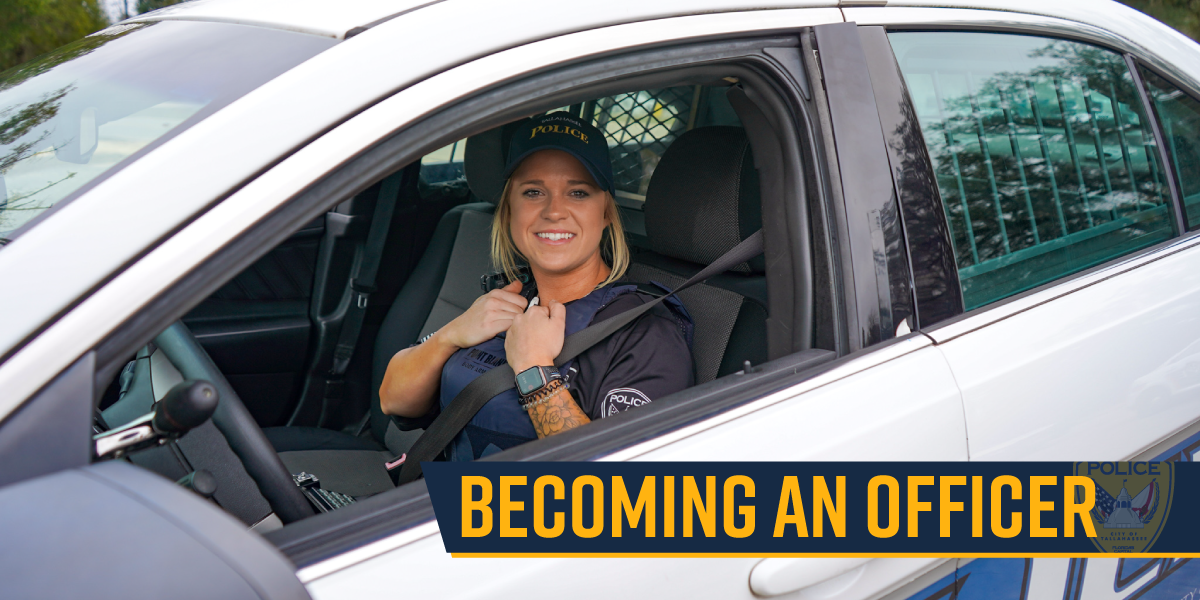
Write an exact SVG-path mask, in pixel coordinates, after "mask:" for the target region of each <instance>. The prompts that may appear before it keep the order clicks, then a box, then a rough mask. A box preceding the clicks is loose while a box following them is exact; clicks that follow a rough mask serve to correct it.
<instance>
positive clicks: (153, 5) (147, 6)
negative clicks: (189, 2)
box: [137, 0, 182, 15]
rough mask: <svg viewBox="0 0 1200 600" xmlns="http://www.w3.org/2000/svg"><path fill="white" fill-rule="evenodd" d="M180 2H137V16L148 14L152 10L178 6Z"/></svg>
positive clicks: (149, 0) (145, 0) (166, 0)
mask: <svg viewBox="0 0 1200 600" xmlns="http://www.w3.org/2000/svg"><path fill="white" fill-rule="evenodd" d="M181 1H182V0H137V12H138V14H139V15H141V14H145V13H148V12H150V11H152V10H158V9H160V8H163V7H166V6H171V5H174V4H179V3H180V2H181Z"/></svg>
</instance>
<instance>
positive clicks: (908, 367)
mask: <svg viewBox="0 0 1200 600" xmlns="http://www.w3.org/2000/svg"><path fill="white" fill-rule="evenodd" d="M794 33H795V34H796V35H797V36H805V39H806V41H805V42H804V43H806V44H809V45H810V46H809V47H811V45H812V44H813V43H814V40H815V41H819V43H820V44H822V45H821V48H822V51H821V58H820V61H821V62H813V63H811V64H805V65H804V66H802V67H801V68H802V69H804V72H807V73H810V75H809V77H810V78H811V79H810V80H809V81H806V82H805V83H806V84H807V85H806V86H805V87H806V88H807V89H808V90H810V94H816V92H815V91H812V90H822V89H825V90H828V93H829V95H830V99H829V100H826V99H825V98H824V96H823V95H814V96H813V98H815V100H813V102H814V103H816V102H820V103H826V107H825V108H824V109H823V110H824V111H826V112H825V113H823V114H822V116H820V117H818V118H820V119H823V123H824V126H825V127H828V129H827V132H828V133H829V135H830V136H831V139H836V140H837V143H836V144H830V146H828V148H827V150H828V151H829V152H836V153H837V154H836V159H837V160H836V161H832V164H834V165H836V164H841V165H842V168H841V169H837V168H835V167H832V166H828V165H826V166H823V167H822V168H823V169H825V171H824V173H825V175H826V176H828V177H830V178H836V181H837V188H838V189H840V190H841V192H840V193H839V194H837V195H834V194H829V195H828V196H826V195H824V194H822V195H821V197H822V198H824V199H825V202H826V203H828V204H829V206H828V207H827V209H826V210H825V211H823V212H821V211H819V212H818V214H825V215H828V216H829V220H828V221H827V222H826V225H825V227H829V228H838V230H837V231H838V237H839V238H842V239H845V238H851V240H852V241H851V242H850V244H849V247H848V249H846V250H845V251H847V252H850V253H855V254H853V255H852V256H853V258H852V259H851V260H846V261H845V263H846V264H847V265H848V268H847V271H846V272H845V273H844V276H843V275H839V276H838V278H837V281H839V282H844V283H839V285H840V286H843V287H839V288H838V289H839V290H843V291H844V293H845V294H846V297H848V298H849V300H846V301H845V304H844V305H842V307H840V308H839V309H838V310H839V311H844V312H853V313H854V314H855V317H856V318H855V319H854V321H853V322H854V325H852V326H850V327H851V330H852V331H853V333H850V334H845V335H843V336H842V340H841V342H839V343H842V344H844V345H843V346H842V347H841V352H842V353H843V354H844V355H845V357H844V358H842V359H840V360H838V361H834V362H832V363H829V362H826V361H824V360H814V358H813V357H814V355H815V356H816V357H819V356H820V352H821V351H819V350H810V351H808V352H801V353H798V354H796V355H792V356H789V357H785V358H784V359H780V360H777V361H772V362H770V363H766V364H765V365H762V366H761V367H760V369H761V371H760V372H759V373H757V374H753V373H752V374H747V375H746V376H749V377H756V376H760V377H779V379H778V380H777V381H779V383H778V384H776V387H775V389H774V390H773V391H770V392H765V393H764V392H759V393H756V395H755V396H754V397H751V398H749V399H739V398H738V394H739V392H735V391H732V390H731V391H729V392H726V393H723V394H722V393H720V392H719V391H718V390H719V388H718V390H714V391H713V392H709V393H708V395H707V397H706V396H704V395H703V393H702V392H700V391H697V392H696V395H697V396H698V397H697V398H696V400H695V401H693V402H689V403H682V402H681V403H679V404H680V405H682V406H677V408H678V410H675V411H674V412H672V413H666V411H663V413H664V414H671V416H672V421H671V422H668V423H663V424H661V425H657V426H654V427H650V426H646V427H643V428H641V429H638V430H637V434H636V435H637V438H635V439H643V440H646V441H643V442H641V443H637V444H634V445H632V446H630V445H627V444H628V443H622V442H621V441H620V440H621V439H625V438H626V437H628V436H631V435H634V434H633V433H632V432H631V433H623V431H622V430H619V429H617V428H616V427H611V428H612V429H613V431H612V432H611V433H604V432H603V431H604V428H608V427H610V425H609V424H608V423H605V422H603V421H602V422H599V423H593V424H592V425H590V426H589V427H590V428H591V430H592V431H596V432H597V433H595V434H593V435H591V436H589V438H588V440H587V441H586V443H585V442H584V441H579V442H576V443H574V444H570V445H565V446H564V445H560V447H558V448H549V449H544V448H547V446H546V445H545V444H541V445H539V444H538V443H534V444H529V445H527V446H525V447H522V448H518V449H515V450H510V451H509V452H507V453H506V454H505V456H506V457H509V458H510V459H517V460H532V459H542V460H545V459H551V458H553V459H555V460H564V459H566V460H571V459H574V460H580V459H589V458H595V457H598V456H599V457H602V458H601V459H602V460H649V461H713V460H720V461H755V460H782V461H800V460H884V459H886V460H966V458H967V451H966V450H967V447H966V433H965V429H964V422H963V418H962V407H961V400H960V397H959V393H958V389H957V387H956V385H955V383H954V380H953V377H952V376H951V373H950V370H949V367H948V365H947V363H946V361H945V359H944V357H943V355H942V354H941V353H940V351H938V349H937V348H935V347H934V346H933V344H932V342H931V341H930V340H929V339H928V338H927V337H925V336H923V335H922V334H919V333H908V332H906V331H904V330H903V329H902V330H901V331H900V337H899V338H896V329H897V328H898V327H900V324H901V323H907V322H908V317H909V315H908V314H906V313H905V312H904V311H906V310H911V305H912V302H911V291H910V289H909V288H907V287H905V286H903V285H896V286H893V282H892V277H891V275H893V274H894V273H892V272H891V271H889V267H894V268H898V269H904V270H906V269H907V267H906V266H905V265H892V264H890V263H889V261H888V260H887V258H888V250H887V246H888V245H889V242H891V245H892V246H894V247H895V249H899V246H898V241H897V240H896V239H891V237H890V236H894V235H896V234H895V233H894V229H887V228H888V227H889V226H890V227H892V228H894V227H895V226H896V224H897V219H896V217H895V215H896V210H897V207H896V197H895V193H894V189H893V184H892V180H891V172H890V168H889V164H888V157H887V156H886V154H884V151H883V134H882V131H881V129H880V127H879V126H878V119H874V122H875V123H876V125H875V126H874V129H873V130H872V129H871V128H869V127H868V128H861V127H857V126H856V125H855V124H858V123H862V122H864V121H865V122H867V123H870V122H871V121H870V120H869V119H865V118H864V114H865V115H866V116H869V117H872V118H874V115H873V111H874V110H875V107H874V102H873V101H871V102H862V103H858V104H857V106H854V107H849V108H846V109H845V110H842V111H841V112H836V110H835V114H832V115H831V114H829V112H828V110H829V108H828V107H829V105H834V104H836V103H840V104H845V102H842V100H843V99H845V98H850V97H857V98H862V97H863V96H862V95H863V94H866V97H867V98H869V97H870V94H871V83H870V79H869V75H868V72H867V66H866V63H865V60H864V55H863V51H862V49H861V47H859V42H858V39H857V33H856V32H855V29H854V27H853V26H848V28H847V26H836V25H835V26H825V25H821V26H817V27H815V28H813V29H809V30H803V31H802V30H801V29H800V28H799V27H797V28H796V29H795V30H794ZM569 41H570V40H569V39H564V40H562V42H563V43H569ZM810 54H811V53H810ZM496 58H498V59H499V58H502V56H501V57H496ZM465 68H467V69H469V68H470V65H468V66H466V67H465ZM446 75H447V76H452V75H455V74H454V73H453V72H450V73H447V74H446ZM822 79H824V81H823V82H822ZM835 96H836V98H837V99H836V100H835V99H834V97H835ZM867 111H871V112H867ZM814 117H816V115H814ZM889 210H890V213H888V211H889ZM881 213H883V214H882V215H881ZM889 214H890V217H889V216H888V215H889ZM835 215H840V216H835ZM847 221H850V224H849V225H847ZM889 224H890V225H889ZM842 250H843V248H841V247H838V248H837V249H836V250H833V251H835V252H838V251H842ZM877 254H878V255H879V256H880V258H881V259H882V261H883V263H884V264H882V265H880V264H879V262H878V261H876V260H875V257H876V255H877ZM906 295H907V297H906ZM881 313H887V314H888V315H889V318H890V319H892V320H891V321H888V322H886V323H885V322H884V321H883V320H882V319H881V318H880V316H879V315H880V314H881ZM907 326H908V325H905V327H907ZM785 374H786V375H785ZM713 383H714V384H721V383H728V382H722V381H721V380H718V381H716V382H713ZM689 400H690V399H689ZM719 407H727V408H719ZM651 409H657V407H654V406H653V405H652V406H651V407H647V410H651ZM689 410H690V411H692V412H687V411H689ZM645 414H648V415H649V414H650V413H645ZM648 418H649V419H650V420H653V419H654V417H648ZM677 423H678V424H677ZM681 424H686V425H681ZM610 435H611V437H612V438H613V440H614V441H612V442H608V441H606V440H605V438H606V437H608V436H610ZM563 441H564V442H567V441H568V440H567V439H564V440H563ZM381 518H382V516H381ZM330 535H332V534H330ZM271 537H272V539H275V540H276V541H277V542H278V543H280V545H281V547H283V548H284V550H285V552H289V553H290V552H296V554H295V555H294V556H295V559H296V560H297V562H298V563H299V564H300V565H301V567H302V568H301V572H300V573H301V578H302V579H303V580H304V581H306V582H307V583H308V585H309V589H310V590H311V591H312V592H313V593H314V595H316V596H318V597H327V598H343V597H344V598H349V597H353V596H355V595H362V594H377V593H386V592H387V590H389V589H392V587H393V586H395V585H396V583H395V575H394V574H395V573H396V572H397V570H399V569H404V570H407V571H409V572H414V573H421V576H420V577H414V578H411V579H409V580H407V581H405V582H404V587H405V590H406V592H411V593H413V594H418V595H419V594H430V595H433V594H436V595H439V596H443V597H453V596H462V595H470V594H472V593H474V592H473V590H476V589H478V588H481V587H482V588H486V589H487V590H488V593H489V594H494V595H515V594H522V595H528V594H534V595H537V594H538V593H540V592H539V590H545V589H555V590H559V589H569V590H570V594H571V595H572V596H582V597H611V596H612V595H614V594H621V593H627V592H628V590H631V589H636V590H642V591H645V592H646V593H656V594H660V593H667V594H670V595H673V596H674V595H681V596H682V595H692V596H704V597H708V596H713V595H720V596H727V597H745V598H753V597H756V595H759V596H761V595H776V594H782V593H788V592H797V591H799V590H800V589H802V588H807V589H809V590H810V591H811V592H813V593H818V589H817V588H813V587H811V586H813V585H814V584H818V583H821V584H822V585H823V586H824V587H823V588H820V593H823V594H827V595H828V597H830V598H839V599H841V598H844V599H847V600H848V599H851V598H868V597H876V596H879V595H883V594H886V593H890V592H893V591H894V590H896V589H899V588H900V587H902V586H903V585H904V584H905V583H907V582H909V581H911V580H913V579H914V578H917V577H920V576H929V574H931V573H932V574H934V575H937V576H941V575H942V574H943V571H946V570H947V569H950V570H952V569H953V566H954V563H953V562H952V561H946V560H944V559H909V558H889V559H878V560H872V561H863V560H850V561H841V562H838V561H836V560H835V561H833V562H830V561H824V560H816V559H808V560H790V559H769V560H766V561H762V560H760V559H754V558H723V559H707V560H703V561H697V560H694V559H691V560H689V559H675V558H663V559H659V560H651V561H647V560H636V559H575V560H573V559H511V560H506V561H484V560H473V559H452V558H450V557H449V556H448V555H447V554H445V550H444V548H443V546H442V543H441V541H440V539H439V538H438V536H437V528H436V524H434V523H426V524H421V525H417V526H414V527H411V528H409V529H407V530H405V531H403V532H399V533H396V534H394V535H392V536H388V537H386V538H383V539H380V538H379V537H378V536H375V537H374V539H375V540H376V541H375V542H374V543H373V544H371V545H370V546H366V547H360V548H358V549H357V550H355V549H348V550H347V551H345V552H344V553H333V554H332V555H330V554H324V555H323V554H322V553H320V552H314V551H313V549H312V548H313V547H312V546H311V545H305V543H304V542H307V540H303V541H302V540H300V539H294V538H291V536H289V535H288V532H287V531H286V529H285V530H284V531H282V532H278V533H277V534H271ZM309 539H311V538H309ZM331 544H332V542H331ZM597 573H614V574H618V576H616V577H596V574H597ZM581 581H587V584H586V586H580V585H579V582H581ZM532 582H537V584H536V587H531V585H532Z"/></svg>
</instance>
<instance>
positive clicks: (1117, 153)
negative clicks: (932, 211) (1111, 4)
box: [889, 32, 1172, 310]
mask: <svg viewBox="0 0 1200 600" xmlns="http://www.w3.org/2000/svg"><path fill="white" fill-rule="evenodd" d="M889 39H890V40H891V43H892V47H893V49H894V50H895V52H896V57H897V60H898V61H899V64H900V68H901V71H902V72H903V73H904V77H905V80H906V82H907V85H908V88H909V91H910V93H911V95H912V99H913V104H914V106H915V108H916V111H917V115H918V119H919V120H920V123H921V127H922V130H923V131H922V133H923V135H924V138H925V142H926V144H927V145H928V147H929V152H930V155H931V157H932V159H933V164H934V169H935V172H936V176H937V183H938V189H939V191H940V193H941V197H942V202H943V206H944V208H945V210H946V215H947V218H948V221H949V225H950V229H951V237H952V240H953V242H954V253H955V258H956V260H957V263H958V269H959V278H960V280H961V283H962V291H963V299H964V302H965V305H966V308H967V309H968V310H969V309H971V308H976V307H979V306H982V305H984V304H987V303H989V302H992V301H995V300H999V299H1001V298H1004V297H1007V296H1010V295H1012V294H1016V293H1018V292H1021V291H1024V290H1027V289H1030V288H1033V287H1036V286H1038V285H1041V284H1043V283H1046V282H1049V281H1052V280H1054V279H1055V278H1058V277H1062V276H1064V275H1067V274H1070V273H1074V272H1077V271H1080V270H1083V269H1086V268H1088V267H1091V266H1093V265H1096V264H1099V263H1102V262H1104V261H1107V260H1109V259H1112V258H1115V257H1117V256H1120V255H1122V254H1126V253H1129V252H1132V251H1134V250H1137V249H1139V248H1143V247H1146V246H1149V245H1151V244H1154V243H1156V242H1159V241H1162V240H1165V239H1167V238H1169V237H1170V236H1171V235H1172V226H1171V220H1170V211H1169V204H1170V201H1169V192H1168V191H1167V188H1166V186H1165V180H1164V177H1163V173H1162V168H1161V165H1159V164H1158V160H1157V158H1158V155H1157V154H1156V150H1157V149H1156V147H1155V144H1154V139H1153V136H1152V135H1151V134H1150V132H1149V131H1148V123H1147V122H1146V119H1145V116H1144V115H1143V113H1142V105H1141V103H1140V102H1139V100H1138V94H1137V91H1136V88H1135V87H1134V85H1133V83H1132V80H1131V77H1130V73H1129V70H1128V68H1127V67H1126V64H1125V60H1124V58H1123V57H1122V56H1120V55H1118V54H1115V53H1112V52H1109V51H1107V50H1104V49H1102V48H1098V47H1095V46H1090V45H1086V44H1080V43H1075V42H1068V41H1063V40H1053V39H1046V38H1037V37H1030V36H1021V35H1006V34H990V33H948V32H900V33H892V34H890V35H889Z"/></svg>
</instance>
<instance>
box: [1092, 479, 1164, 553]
mask: <svg viewBox="0 0 1200 600" xmlns="http://www.w3.org/2000/svg"><path fill="white" fill-rule="evenodd" d="M1075 474H1076V475H1084V476H1086V477H1089V478H1091V480H1092V481H1093V482H1094V483H1095V484H1096V503H1095V505H1094V506H1093V507H1092V511H1091V517H1092V523H1093V524H1094V525H1095V528H1096V537H1094V538H1092V542H1093V543H1095V544H1096V546H1097V547H1099V548H1100V550H1101V551H1103V552H1113V553H1129V552H1146V551H1148V550H1149V549H1150V545H1151V544H1153V543H1154V540H1156V539H1158V534H1159V532H1161V531H1162V528H1163V524H1164V523H1166V521H1167V514H1168V513H1169V512H1170V510H1171V495H1172V493H1171V492H1172V491H1173V490H1174V482H1175V468H1174V464H1172V463H1169V462H1086V463H1084V462H1081V463H1075ZM1075 493H1076V497H1077V499H1078V500H1080V501H1082V494H1083V492H1082V490H1080V489H1078V488H1077V489H1076V492H1075Z"/></svg>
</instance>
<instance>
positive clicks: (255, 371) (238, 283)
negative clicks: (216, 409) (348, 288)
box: [183, 218, 325, 426]
mask: <svg viewBox="0 0 1200 600" xmlns="http://www.w3.org/2000/svg"><path fill="white" fill-rule="evenodd" d="M324 223H325V220H324V218H321V219H318V220H316V221H314V222H312V223H310V224H309V225H308V226H306V227H305V228H304V229H301V230H300V231H298V232H296V233H295V234H294V235H293V236H292V237H291V238H290V239H288V240H287V241H286V242H284V243H282V244H280V245H279V246H278V247H276V248H275V249H273V250H271V252H269V253H267V255H266V256H263V257H262V258H261V259H259V260H258V262H255V263H254V264H253V265H251V266H250V267H249V268H247V269H246V270H244V271H242V272H241V273H239V274H238V275H237V276H236V277H234V278H233V279H232V280H230V281H229V283H227V284H225V285H224V286H223V287H221V288H220V289H219V290H217V291H216V292H214V293H213V295H212V296H209V297H208V298H207V299H205V300H204V301H203V302H201V303H200V304H199V305H198V306H196V308H194V309H192V311H191V312H189V313H188V314H187V315H185V316H184V317H183V321H184V323H186V324H187V325H188V327H189V328H190V329H191V330H192V332H193V333H195V335H196V339H198V340H199V341H200V344H201V345H203V346H204V349H205V350H206V351H207V352H208V354H209V356H211V357H212V359H213V362H215V363H216V364H217V367H219V368H220V369H221V372H222V373H224V374H225V377H226V378H227V379H229V383H230V385H232V386H233V388H234V389H235V390H236V391H237V393H238V396H240V397H241V398H242V401H243V402H244V403H245V404H246V408H247V409H248V410H249V411H250V414H252V415H253V416H254V418H255V420H256V421H257V422H258V423H259V424H260V425H263V426H267V425H274V424H277V423H279V422H281V421H282V419H283V418H284V416H285V413H286V411H287V409H288V408H289V407H290V405H291V403H292V402H293V401H294V398H295V397H296V395H297V394H298V393H299V386H300V383H301V381H302V377H303V372H304V367H305V362H306V360H307V358H308V355H307V351H308V341H309V335H310V330H311V327H312V325H311V321H310V319H309V317H308V306H309V297H310V296H311V294H312V288H313V277H314V269H315V267H316V262H317V252H318V249H319V246H320V243H321V237H322V235H323V232H324V229H325V225H324Z"/></svg>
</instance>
